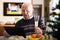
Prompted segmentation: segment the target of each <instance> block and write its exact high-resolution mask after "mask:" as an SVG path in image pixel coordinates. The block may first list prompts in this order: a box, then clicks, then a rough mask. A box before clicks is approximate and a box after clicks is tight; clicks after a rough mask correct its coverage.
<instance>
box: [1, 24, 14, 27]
mask: <svg viewBox="0 0 60 40" xmlns="http://www.w3.org/2000/svg"><path fill="white" fill-rule="evenodd" d="M0 27H15V24H0Z"/></svg>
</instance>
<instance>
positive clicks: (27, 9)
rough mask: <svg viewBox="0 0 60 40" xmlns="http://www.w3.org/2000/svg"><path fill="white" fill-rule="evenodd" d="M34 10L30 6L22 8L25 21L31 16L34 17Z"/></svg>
mask: <svg viewBox="0 0 60 40" xmlns="http://www.w3.org/2000/svg"><path fill="white" fill-rule="evenodd" d="M32 12H33V10H32V8H31V7H30V6H25V7H23V8H22V14H23V16H24V18H25V19H29V18H30V17H31V16H33V13H32Z"/></svg>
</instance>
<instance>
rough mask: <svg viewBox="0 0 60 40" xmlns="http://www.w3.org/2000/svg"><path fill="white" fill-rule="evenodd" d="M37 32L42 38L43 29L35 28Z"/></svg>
mask: <svg viewBox="0 0 60 40" xmlns="http://www.w3.org/2000/svg"><path fill="white" fill-rule="evenodd" d="M35 32H36V33H37V37H38V38H39V37H41V36H42V29H41V28H39V27H35Z"/></svg>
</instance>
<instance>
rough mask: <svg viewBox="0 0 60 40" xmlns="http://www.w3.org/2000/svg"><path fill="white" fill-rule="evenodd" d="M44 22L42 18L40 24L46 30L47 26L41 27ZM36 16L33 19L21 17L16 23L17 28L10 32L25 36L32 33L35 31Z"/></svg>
mask: <svg viewBox="0 0 60 40" xmlns="http://www.w3.org/2000/svg"><path fill="white" fill-rule="evenodd" d="M41 25H42V23H41V20H39V23H38V26H39V27H40V28H41V29H42V30H45V28H43V27H41ZM34 29H35V28H34V18H32V19H27V20H26V19H21V20H19V21H18V22H17V23H16V26H15V28H14V29H13V30H12V32H10V33H9V34H10V35H19V36H24V37H26V35H31V34H32V33H34ZM10 31H11V30H10Z"/></svg>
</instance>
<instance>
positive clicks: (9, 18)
mask: <svg viewBox="0 0 60 40" xmlns="http://www.w3.org/2000/svg"><path fill="white" fill-rule="evenodd" d="M3 2H31V0H1V1H0V24H5V23H6V22H10V23H14V22H15V23H16V22H17V21H18V20H19V19H21V18H22V16H3ZM38 2H39V3H38ZM33 4H43V1H42V0H33ZM15 19H17V20H15Z"/></svg>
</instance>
